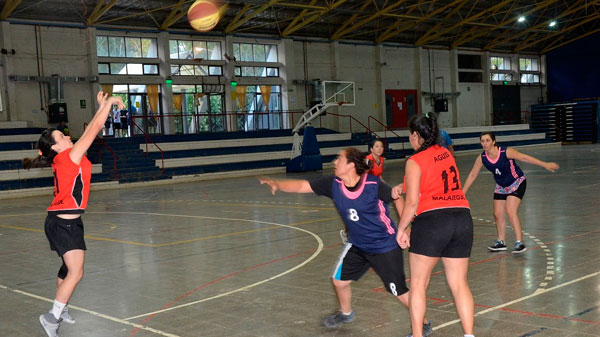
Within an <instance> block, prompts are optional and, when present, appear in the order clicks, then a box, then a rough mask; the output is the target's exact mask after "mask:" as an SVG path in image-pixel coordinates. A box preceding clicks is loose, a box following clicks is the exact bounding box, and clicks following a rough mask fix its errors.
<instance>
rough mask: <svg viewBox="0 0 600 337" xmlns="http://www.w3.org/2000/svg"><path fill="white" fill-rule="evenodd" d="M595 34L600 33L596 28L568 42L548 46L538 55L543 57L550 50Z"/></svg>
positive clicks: (599, 29)
mask: <svg viewBox="0 0 600 337" xmlns="http://www.w3.org/2000/svg"><path fill="white" fill-rule="evenodd" d="M597 32H600V28H596V29H594V30H592V31H589V32H587V33H585V34H583V35H578V36H576V37H574V38H572V39H570V40H568V41H565V42H561V43H559V44H557V45H555V46H548V47H545V48H544V49H542V50H541V51H540V54H541V55H543V54H546V53H548V52H549V51H551V50H554V49H556V48H559V47H562V46H564V45H567V44H569V43H571V42H573V41H577V40H579V39H582V38H584V37H586V36H590V35H592V34H595V33H597Z"/></svg>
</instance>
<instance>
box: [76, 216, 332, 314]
mask: <svg viewBox="0 0 600 337" xmlns="http://www.w3.org/2000/svg"><path fill="white" fill-rule="evenodd" d="M87 213H99V214H107V213H113V214H139V215H142V214H145V215H157V216H172V217H182V218H203V219H217V220H231V221H244V222H254V223H260V224H267V225H274V226H281V227H287V228H290V229H294V230H298V231H301V232H305V233H307V234H310V235H312V236H313V237H314V238H315V240H317V242H318V247H317V249H316V251H315V252H314V253H313V254H312V255H311V256H310V257H309V258H308V259H306V260H304V262H302V263H300V264H298V265H296V266H295V267H293V268H291V269H288V270H286V271H284V272H282V273H279V274H277V275H275V276H271V277H269V278H268V279H265V280H262V281H259V282H256V283H253V284H250V285H247V286H245V287H242V288H238V289H235V290H232V291H229V292H226V293H223V294H219V295H216V296H212V297H208V298H204V299H201V300H198V301H193V302H189V303H184V304H181V305H177V306H174V307H169V308H166V309H162V310H157V311H153V312H148V313H145V314H141V315H137V316H132V317H128V318H124V319H123V321H130V320H133V319H136V318H141V317H146V316H149V315H154V314H160V313H163V312H167V311H171V310H175V309H179V308H183V307H187V306H190V305H194V304H198V303H202V302H206V301H210V300H213V299H216V298H220V297H224V296H229V295H231V294H235V293H237V292H240V291H244V290H247V289H250V288H253V287H256V286H258V285H261V284H264V283H267V282H269V281H272V280H274V279H277V278H279V277H282V276H284V275H286V274H289V273H291V272H293V271H295V270H296V269H299V268H301V267H303V266H304V265H305V264H307V263H309V262H310V261H312V260H313V259H314V258H316V257H317V256H318V255H319V254H320V253H321V251H322V250H323V240H321V237H319V236H318V235H317V234H315V233H313V232H311V231H308V230H306V229H303V228H299V227H294V226H289V225H283V224H278V223H274V222H267V221H259V220H250V219H232V218H223V217H211V216H202V215H184V214H163V213H143V212H87Z"/></svg>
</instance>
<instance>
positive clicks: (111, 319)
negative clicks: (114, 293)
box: [0, 284, 179, 337]
mask: <svg viewBox="0 0 600 337" xmlns="http://www.w3.org/2000/svg"><path fill="white" fill-rule="evenodd" d="M0 289H5V290H8V291H11V292H13V293H17V294H21V295H25V296H28V297H32V298H35V299H38V300H41V301H45V302H48V303H54V300H53V299H49V298H46V297H43V296H39V295H36V294H32V293H28V292H26V291H22V290H18V289H12V288H9V287H7V286H4V285H1V284H0ZM69 308H70V309H75V310H79V311H83V312H85V313H88V314H90V315H93V316H96V317H100V318H104V319H106V320H109V321H113V322H117V323H120V324H125V325H129V326H132V327H135V328H138V329H141V330H145V331H149V332H152V333H155V334H157V335H161V336H167V337H179V336H178V335H174V334H171V333H168V332H164V331H161V330H158V329H154V328H151V327H148V326H143V325H141V324H136V323H131V322H127V321H126V320H123V319H119V318H116V317H112V316H108V315H105V314H101V313H99V312H96V311H93V310H89V309H85V308H81V307H77V306H74V305H71V304H69Z"/></svg>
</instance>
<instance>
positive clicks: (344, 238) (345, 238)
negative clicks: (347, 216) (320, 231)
mask: <svg viewBox="0 0 600 337" xmlns="http://www.w3.org/2000/svg"><path fill="white" fill-rule="evenodd" d="M340 237H341V238H342V242H343V243H344V244H345V245H347V244H348V232H346V230H345V229H341V230H340Z"/></svg>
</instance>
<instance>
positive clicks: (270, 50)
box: [233, 43, 277, 62]
mask: <svg viewBox="0 0 600 337" xmlns="http://www.w3.org/2000/svg"><path fill="white" fill-rule="evenodd" d="M233 56H234V57H235V59H236V60H238V61H243V62H277V46H276V45H273V44H255V43H234V44H233Z"/></svg>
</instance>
